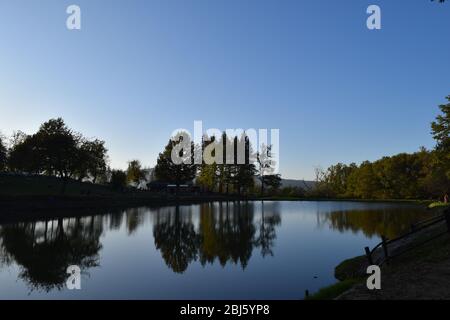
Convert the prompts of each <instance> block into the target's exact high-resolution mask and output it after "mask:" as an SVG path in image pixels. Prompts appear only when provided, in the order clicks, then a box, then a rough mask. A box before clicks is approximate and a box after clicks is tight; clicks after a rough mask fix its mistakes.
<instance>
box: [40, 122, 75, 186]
mask: <svg viewBox="0 0 450 320" xmlns="http://www.w3.org/2000/svg"><path fill="white" fill-rule="evenodd" d="M35 136H36V138H37V139H38V143H39V152H40V153H41V157H42V164H43V169H44V171H46V172H47V173H49V174H56V175H58V176H60V177H62V178H64V179H67V178H70V177H72V176H73V175H74V173H75V171H76V158H77V152H78V149H77V145H78V142H79V140H80V136H78V135H76V134H74V133H73V132H72V130H70V129H69V128H68V127H67V126H66V124H65V123H64V120H63V119H61V118H58V119H51V120H49V121H47V122H45V123H44V124H42V125H41V127H40V129H39V131H38V132H37V133H36V135H35Z"/></svg>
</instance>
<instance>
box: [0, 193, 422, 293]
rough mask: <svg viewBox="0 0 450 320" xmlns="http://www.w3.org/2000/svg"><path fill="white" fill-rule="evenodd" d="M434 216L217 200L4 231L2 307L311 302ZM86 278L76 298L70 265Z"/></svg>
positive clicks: (409, 210) (328, 204) (350, 206)
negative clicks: (347, 267) (86, 302)
mask: <svg viewBox="0 0 450 320" xmlns="http://www.w3.org/2000/svg"><path fill="white" fill-rule="evenodd" d="M429 216H430V213H429V212H428V211H427V210H426V209H424V208H422V207H419V206H415V205H411V204H399V203H375V202H374V203H364V202H333V201H323V202H315V201H285V202H284V201H264V202H261V201H255V202H221V203H219V202H214V203H205V204H199V205H186V206H179V207H175V206H171V207H161V208H133V209H128V210H121V211H116V212H113V211H111V212H107V213H104V212H102V213H101V214H100V212H99V214H91V215H77V217H73V218H64V219H54V220H47V221H45V220H42V221H34V222H27V221H24V222H20V223H13V224H3V225H0V299H302V298H303V297H304V293H305V290H309V292H311V293H314V292H316V291H317V290H318V289H320V288H321V287H323V286H327V285H330V284H333V283H335V282H336V279H335V278H334V267H335V266H336V265H337V264H339V263H340V262H341V261H342V260H344V259H347V258H352V257H354V256H356V255H361V254H364V247H365V246H370V247H373V246H374V245H375V244H377V243H378V242H379V241H380V236H381V235H386V236H387V237H395V236H396V235H399V234H400V233H402V232H404V231H406V230H408V228H410V225H411V223H413V222H416V221H419V220H422V219H425V218H427V217H429ZM70 265H77V266H79V268H80V269H81V271H82V274H81V290H68V289H67V288H66V281H67V278H68V276H69V275H68V274H67V273H66V271H67V267H68V266H70Z"/></svg>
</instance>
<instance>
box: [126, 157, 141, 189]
mask: <svg viewBox="0 0 450 320" xmlns="http://www.w3.org/2000/svg"><path fill="white" fill-rule="evenodd" d="M143 179H145V172H144V170H143V169H142V165H141V162H140V161H139V160H131V161H130V162H128V168H127V183H129V184H134V185H138V184H139V182H140V181H141V180H143Z"/></svg>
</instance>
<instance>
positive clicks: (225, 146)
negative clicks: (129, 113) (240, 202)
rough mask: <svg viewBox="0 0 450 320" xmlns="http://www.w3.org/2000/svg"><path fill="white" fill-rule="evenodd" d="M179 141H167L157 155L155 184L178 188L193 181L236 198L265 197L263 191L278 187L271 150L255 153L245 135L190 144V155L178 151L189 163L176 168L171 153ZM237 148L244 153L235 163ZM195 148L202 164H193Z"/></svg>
mask: <svg viewBox="0 0 450 320" xmlns="http://www.w3.org/2000/svg"><path fill="white" fill-rule="evenodd" d="M181 139H182V137H180V138H179V139H178V140H177V139H172V140H170V141H169V143H168V144H167V146H166V147H165V149H164V151H163V152H161V153H160V154H159V156H158V160H157V164H156V167H155V177H156V178H157V179H158V180H161V181H169V182H173V183H175V184H176V185H177V186H179V185H180V184H182V183H185V182H187V181H192V180H193V179H194V178H195V179H196V184H197V185H198V186H200V187H202V188H203V190H204V191H211V192H218V193H226V194H229V193H237V194H239V195H241V194H248V193H253V194H254V193H256V192H259V193H260V194H264V190H265V189H264V188H265V187H268V188H271V189H278V188H279V187H280V185H281V176H280V175H279V174H273V167H274V165H275V163H274V160H273V154H272V153H271V147H270V146H265V145H263V146H262V147H261V150H258V151H257V152H254V151H253V146H252V145H251V143H250V140H249V138H248V137H247V136H246V135H245V134H244V135H242V136H240V137H238V136H234V137H229V136H227V134H226V133H225V132H223V133H222V136H221V137H220V139H216V138H215V137H208V136H206V135H205V136H204V137H203V139H202V143H201V146H196V145H194V144H193V143H192V152H190V153H189V154H187V155H183V151H182V150H181V151H180V154H179V156H180V158H183V157H190V159H189V160H190V161H183V163H181V164H175V163H174V162H173V161H172V152H174V147H175V145H177V143H179V142H180V140H181ZM240 146H242V148H243V150H244V152H243V155H242V156H243V159H238V158H239V152H238V149H239V147H240ZM195 148H199V149H200V151H201V152H200V153H201V154H202V155H205V157H204V158H203V159H202V161H201V164H195V162H196V161H195V159H194V157H195V152H194V149H195ZM175 152H176V150H175ZM253 159H254V160H255V161H253ZM271 169H272V170H271ZM256 179H257V180H259V184H260V186H261V187H260V190H256V189H255V188H256V185H255V180H256Z"/></svg>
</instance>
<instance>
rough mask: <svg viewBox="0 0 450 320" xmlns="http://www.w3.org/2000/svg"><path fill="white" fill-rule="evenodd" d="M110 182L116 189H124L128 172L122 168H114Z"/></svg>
mask: <svg viewBox="0 0 450 320" xmlns="http://www.w3.org/2000/svg"><path fill="white" fill-rule="evenodd" d="M110 183H111V186H112V187H113V188H114V189H116V190H119V191H123V189H124V188H125V187H126V185H127V174H126V173H125V172H124V171H122V170H112V171H111V181H110Z"/></svg>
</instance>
